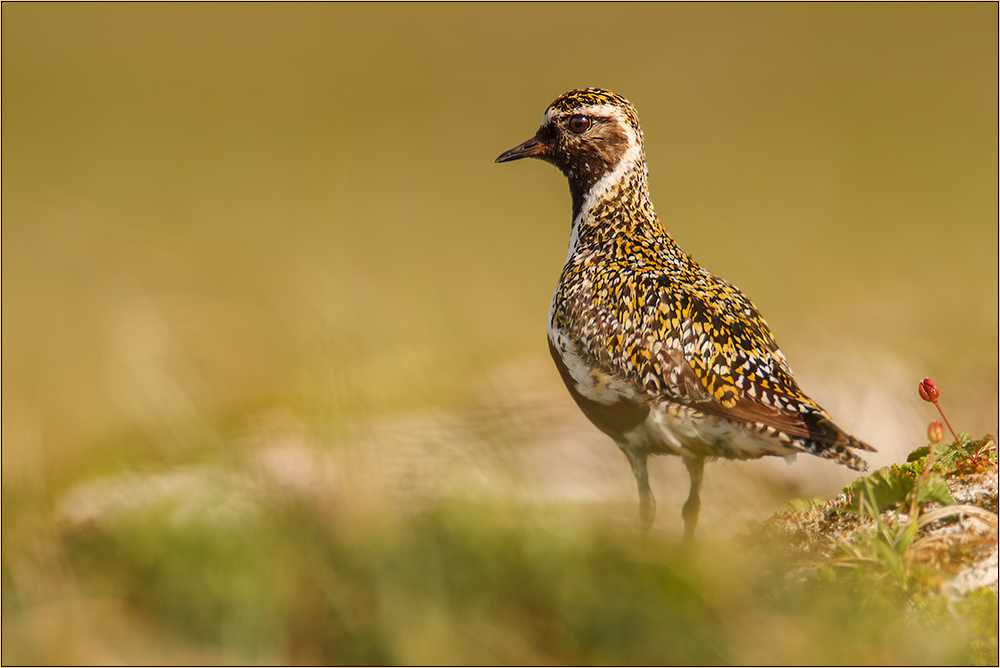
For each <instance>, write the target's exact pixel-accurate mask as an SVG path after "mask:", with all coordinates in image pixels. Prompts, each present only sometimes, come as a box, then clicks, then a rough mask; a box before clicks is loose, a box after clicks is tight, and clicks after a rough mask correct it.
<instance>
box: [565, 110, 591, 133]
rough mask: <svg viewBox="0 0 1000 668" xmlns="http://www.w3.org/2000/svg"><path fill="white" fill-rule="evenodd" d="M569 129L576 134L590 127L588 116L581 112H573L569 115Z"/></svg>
mask: <svg viewBox="0 0 1000 668" xmlns="http://www.w3.org/2000/svg"><path fill="white" fill-rule="evenodd" d="M569 129H570V130H572V131H573V132H575V133H576V134H581V133H583V132H586V131H587V130H589V129H590V117H589V116H584V115H583V114H574V115H572V116H570V117H569Z"/></svg>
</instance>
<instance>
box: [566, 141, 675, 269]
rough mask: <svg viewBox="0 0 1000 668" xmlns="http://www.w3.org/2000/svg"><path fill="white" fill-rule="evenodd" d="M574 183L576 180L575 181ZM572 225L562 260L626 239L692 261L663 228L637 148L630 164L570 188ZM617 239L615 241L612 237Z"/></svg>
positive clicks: (657, 251) (665, 256)
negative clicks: (586, 186)
mask: <svg viewBox="0 0 1000 668" xmlns="http://www.w3.org/2000/svg"><path fill="white" fill-rule="evenodd" d="M577 185H578V184H577ZM570 192H571V193H572V195H573V228H572V231H571V233H570V243H569V252H568V254H567V256H566V261H567V262H569V261H570V259H571V258H572V257H573V256H574V255H575V254H576V253H577V252H582V251H583V250H584V249H587V248H595V247H600V246H605V245H607V244H609V243H620V241H621V238H622V237H626V238H627V239H628V240H629V243H639V244H642V245H645V246H647V247H649V248H655V249H656V253H657V254H658V255H660V256H661V257H663V258H664V259H667V260H668V261H672V262H675V263H677V264H684V265H695V263H694V261H693V260H692V259H691V258H690V256H688V255H687V254H686V253H685V252H684V251H683V250H682V249H681V248H680V247H679V246H678V245H677V243H676V242H675V241H674V240H673V238H672V237H671V236H670V234H668V233H667V231H666V230H665V229H664V228H663V226H662V225H661V223H660V220H659V218H658V217H657V215H656V211H655V209H654V208H653V202H652V200H651V199H650V196H649V185H648V171H647V169H646V163H645V160H643V159H642V153H641V151H640V152H639V154H638V159H637V160H634V161H633V162H631V164H621V163H620V164H619V165H618V166H617V167H616V168H615V169H613V170H611V171H609V172H608V173H607V174H605V175H604V176H602V177H601V178H600V179H598V180H597V181H596V182H594V183H593V185H592V186H591V187H590V188H589V189H588V190H587V191H586V192H583V193H580V192H579V191H578V190H575V189H574V181H573V179H572V178H571V179H570ZM616 238H617V239H618V241H615V239H616Z"/></svg>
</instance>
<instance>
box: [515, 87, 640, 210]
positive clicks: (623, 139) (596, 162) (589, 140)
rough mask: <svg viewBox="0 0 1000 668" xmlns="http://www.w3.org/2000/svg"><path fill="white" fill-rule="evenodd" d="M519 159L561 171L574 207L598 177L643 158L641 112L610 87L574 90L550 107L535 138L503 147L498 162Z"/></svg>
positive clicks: (576, 206)
mask: <svg viewBox="0 0 1000 668" xmlns="http://www.w3.org/2000/svg"><path fill="white" fill-rule="evenodd" d="M521 158H539V159H541V160H545V161H546V162H550V163H552V164H553V165H555V166H556V167H558V168H559V169H560V170H562V172H563V174H565V175H566V177H567V178H568V179H569V184H570V191H571V193H572V195H573V200H574V210H577V209H578V205H579V204H580V203H581V202H582V199H583V198H584V197H585V196H586V195H587V193H588V192H589V191H590V190H591V188H593V186H594V184H596V183H597V182H598V181H600V180H601V178H603V177H605V176H606V175H608V174H611V173H613V172H615V171H616V170H620V169H621V168H622V167H623V166H625V164H624V163H626V162H627V163H629V164H638V163H639V162H641V161H642V160H643V150H642V130H641V129H640V127H639V114H638V113H636V110H635V107H633V106H632V104H631V103H630V102H629V101H628V100H626V99H625V98H623V97H622V96H621V95H618V94H616V93H612V92H611V91H607V90H602V89H600V88H584V89H580V90H572V91H570V92H568V93H565V94H563V95H561V96H560V97H558V98H557V99H556V100H555V102H553V103H552V104H550V105H549V107H548V109H546V110H545V116H544V117H542V125H541V127H539V128H538V132H536V133H535V136H534V137H532V138H531V139H529V140H527V141H526V142H523V143H522V144H519V145H517V146H515V147H514V148H512V149H510V150H509V151H504V152H503V153H501V154H500V156H499V157H498V158H497V159H496V162H510V161H512V160H520V159H521Z"/></svg>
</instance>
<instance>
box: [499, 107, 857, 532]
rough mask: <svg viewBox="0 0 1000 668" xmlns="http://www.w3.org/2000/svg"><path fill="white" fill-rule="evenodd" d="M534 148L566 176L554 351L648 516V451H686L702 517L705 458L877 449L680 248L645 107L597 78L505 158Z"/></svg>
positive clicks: (755, 318)
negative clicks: (653, 193) (800, 380)
mask: <svg viewBox="0 0 1000 668" xmlns="http://www.w3.org/2000/svg"><path fill="white" fill-rule="evenodd" d="M523 158H536V159H540V160H543V161H545V162H548V163H551V164H553V165H555V166H556V167H558V168H559V169H560V170H561V171H562V173H563V174H564V175H565V176H566V178H567V180H568V181H569V191H570V198H571V201H572V207H573V215H572V227H571V230H570V239H569V249H568V252H567V255H566V261H565V263H564V265H563V269H562V273H561V275H560V277H559V282H558V284H557V285H556V289H555V292H554V294H553V296H552V302H551V305H550V307H549V313H548V326H547V334H548V343H549V351H550V353H551V354H552V358H553V360H554V361H555V364H556V367H557V368H558V370H559V374H560V376H561V377H562V380H563V382H564V383H565V385H566V387H567V389H568V390H569V393H570V395H571V396H572V397H573V399H574V400H575V401H576V403H577V405H578V406H579V408H580V409H581V410H582V412H583V413H584V415H586V417H587V418H588V419H589V420H590V421H591V422H592V423H593V424H594V425H595V426H596V427H597V428H598V429H600V430H601V431H602V432H604V433H605V434H607V435H608V436H610V437H611V438H612V439H613V440H614V441H615V443H616V444H617V445H618V447H619V448H620V449H621V451H622V453H624V455H625V458H626V459H627V460H628V463H629V464H630V466H631V469H632V473H633V475H634V477H635V481H636V486H637V488H638V493H639V521H640V525H641V526H642V527H643V528H644V529H646V530H649V529H650V528H651V527H652V525H653V521H654V519H655V515H656V500H655V499H654V497H653V493H652V491H651V489H650V486H649V474H648V470H647V460H648V458H649V457H650V456H654V455H675V456H679V457H681V459H682V460H683V462H684V465H685V467H686V468H687V471H688V473H689V476H690V480H691V487H690V491H689V494H688V497H687V500H686V501H685V503H684V505H683V507H682V510H681V517H682V519H683V522H684V538H685V539H686V540H690V539H692V538H693V536H694V533H695V527H696V526H697V524H698V515H699V512H700V509H701V497H700V492H701V487H702V480H703V476H704V467H705V463H706V461H710V460H716V459H719V458H724V459H732V460H747V459H758V458H761V457H764V456H779V457H784V458H786V460H787V461H789V463H791V462H792V461H794V459H795V456H796V455H797V454H799V453H808V454H810V455H815V456H818V457H821V458H824V459H829V460H833V461H835V462H837V463H839V464H843V465H846V466H848V467H850V468H851V469H854V470H857V471H861V472H863V471H865V470H867V463H866V462H865V461H864V460H863V459H862V458H861V457H860V456H859V455H858V454H857V453H855V452H854V450H861V451H868V452H875V448H873V447H872V446H870V445H868V444H867V443H865V442H863V441H861V440H860V439H858V438H856V437H854V436H852V435H851V434H850V433H848V432H847V431H845V430H844V429H842V428H841V427H839V426H837V425H836V424H835V423H834V422H833V420H832V418H831V416H830V415H829V413H827V412H826V411H825V410H824V409H823V408H822V407H821V406H820V405H819V404H818V403H816V402H815V401H813V400H812V399H811V398H809V397H808V396H807V395H806V394H805V393H803V391H802V390H801V389H800V388H799V385H798V384H797V383H796V381H795V380H794V379H793V377H792V370H791V368H790V367H789V365H788V361H787V360H786V359H785V356H784V354H782V352H781V349H780V348H779V347H778V344H777V343H776V342H775V340H774V337H773V336H772V334H771V330H770V329H769V328H768V325H767V323H766V322H765V321H764V318H763V317H762V316H761V315H760V313H759V312H758V310H757V308H756V307H755V306H754V305H753V303H752V302H751V301H750V300H749V299H748V298H747V297H746V296H745V295H744V294H743V293H742V292H740V291H739V290H738V289H737V288H736V287H734V286H733V285H732V284H730V283H728V282H726V281H725V280H723V279H721V278H719V277H718V276H715V275H714V274H712V273H710V272H709V271H708V270H706V269H704V268H703V267H702V266H701V265H699V264H698V263H697V262H695V261H694V259H692V258H691V256H690V255H688V254H687V253H686V252H684V251H683V250H682V249H681V248H680V246H678V245H677V243H676V242H675V241H674V239H673V237H672V236H671V235H670V234H669V233H668V232H667V230H666V229H665V228H664V226H663V224H662V223H661V221H660V219H659V218H658V217H657V215H656V211H655V210H654V208H653V203H652V201H651V199H650V194H649V186H648V177H649V170H648V168H647V165H646V157H645V149H644V145H643V134H642V129H641V127H640V125H639V114H638V112H637V111H636V109H635V107H634V106H633V105H632V104H631V103H630V102H629V101H628V100H626V99H625V98H624V97H622V96H620V95H618V94H616V93H613V92H611V91H609V90H605V89H601V88H582V89H576V90H571V91H569V92H567V93H564V94H563V95H561V96H559V97H558V98H556V100H555V101H554V102H552V104H550V105H549V106H548V108H547V109H546V110H545V113H544V115H543V117H542V123H541V126H540V127H539V128H538V131H537V132H536V133H535V135H534V136H533V137H531V138H530V139H528V140H527V141H525V142H523V143H521V144H519V145H517V146H515V147H514V148H512V149H510V150H508V151H505V152H503V153H502V154H500V156H499V157H497V158H496V160H495V162H497V163H506V162H511V161H514V160H520V159H523Z"/></svg>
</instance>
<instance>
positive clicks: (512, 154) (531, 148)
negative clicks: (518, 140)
mask: <svg viewBox="0 0 1000 668" xmlns="http://www.w3.org/2000/svg"><path fill="white" fill-rule="evenodd" d="M547 149H548V146H546V145H545V144H543V143H542V142H541V141H540V140H539V139H538V135H535V136H534V137H532V138H531V139H529V140H528V141H526V142H524V143H523V144H518V145H517V146H515V147H514V148H512V149H510V150H509V151H504V152H503V153H501V154H500V156H499V157H498V158H497V159H496V160H494V162H510V161H511V160H520V159H521V158H537V157H538V156H540V155H542V154H544V153H545V151H546V150H547Z"/></svg>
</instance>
